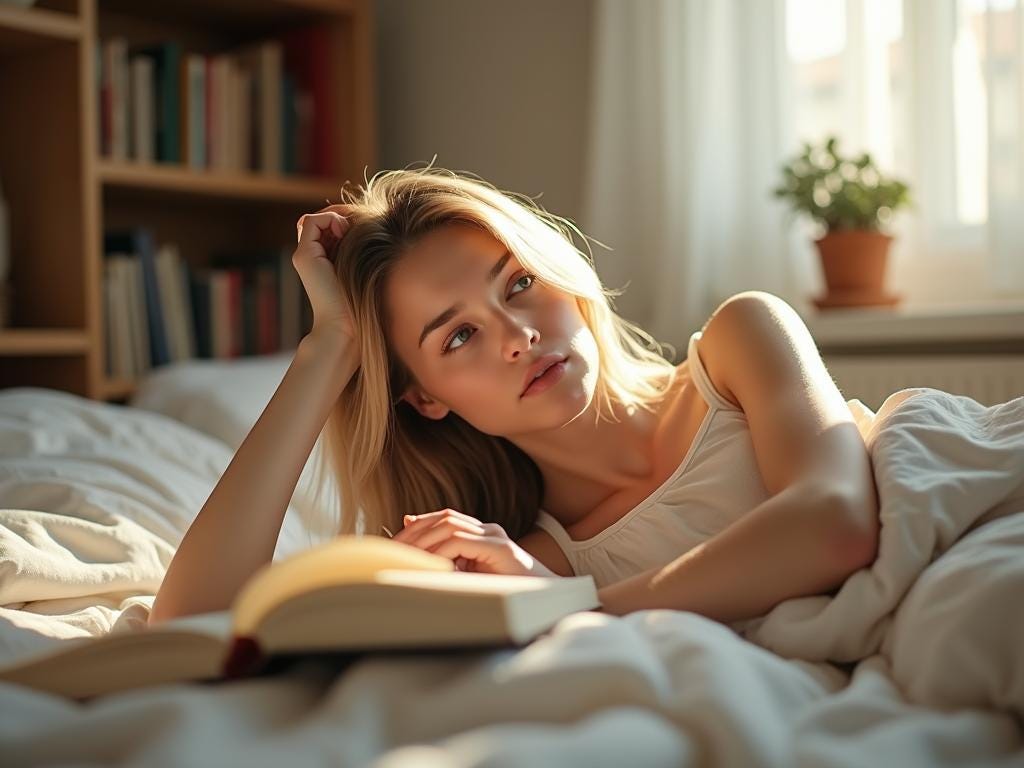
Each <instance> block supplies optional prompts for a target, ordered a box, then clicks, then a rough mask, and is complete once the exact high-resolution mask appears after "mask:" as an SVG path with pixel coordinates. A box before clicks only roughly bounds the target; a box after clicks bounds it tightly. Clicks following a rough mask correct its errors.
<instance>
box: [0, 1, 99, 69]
mask: <svg viewBox="0 0 1024 768" xmlns="http://www.w3.org/2000/svg"><path fill="white" fill-rule="evenodd" d="M82 29H83V26H82V22H81V20H80V19H79V18H78V17H77V16H74V15H72V14H70V13H62V12H60V11H51V10H49V9H47V8H18V7H16V6H10V5H0V51H3V52H4V55H7V56H10V55H14V54H20V53H22V52H24V51H26V50H30V49H33V48H37V47H41V46H46V45H52V44H53V43H54V41H67V40H71V41H78V40H81V39H82Z"/></svg>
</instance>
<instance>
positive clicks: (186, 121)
mask: <svg viewBox="0 0 1024 768" xmlns="http://www.w3.org/2000/svg"><path fill="white" fill-rule="evenodd" d="M181 66H182V79H181V82H182V86H181V87H182V98H181V106H182V117H181V138H182V155H183V157H184V159H185V163H186V164H187V165H188V167H190V168H197V169H201V168H206V57H205V56H203V55H202V54H198V53H190V54H188V55H186V56H185V57H184V59H183V61H182V65H181Z"/></svg>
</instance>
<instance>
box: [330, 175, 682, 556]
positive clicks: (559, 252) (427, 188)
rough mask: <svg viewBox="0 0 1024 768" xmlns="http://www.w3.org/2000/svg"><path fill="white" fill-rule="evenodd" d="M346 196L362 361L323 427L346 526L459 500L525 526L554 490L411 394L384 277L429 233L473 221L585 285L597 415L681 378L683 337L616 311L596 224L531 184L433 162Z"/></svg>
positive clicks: (344, 254) (350, 277)
mask: <svg viewBox="0 0 1024 768" xmlns="http://www.w3.org/2000/svg"><path fill="white" fill-rule="evenodd" d="M432 162H433V161H432ZM342 198H343V200H342V202H344V203H346V204H348V205H350V206H352V210H351V214H350V215H349V216H348V217H347V218H348V220H349V222H350V228H349V230H348V232H347V233H346V235H345V237H344V238H343V239H342V240H341V242H340V243H339V244H338V246H337V248H336V252H335V254H334V256H333V259H334V263H335V266H336V269H337V274H338V277H339V278H340V282H341V285H342V290H343V291H344V292H345V295H346V297H347V299H348V301H349V304H350V306H351V307H352V311H353V318H354V321H355V326H356V329H357V339H356V341H357V343H358V346H359V350H360V355H361V364H360V367H359V369H358V370H357V371H356V372H355V374H354V375H353V376H352V379H351V380H350V381H349V382H348V384H347V385H346V386H345V388H344V390H343V391H342V393H341V395H340V397H339V398H338V400H337V402H336V404H335V405H334V407H333V408H332V410H331V413H330V415H329V416H328V419H327V423H326V424H325V426H324V430H323V433H322V446H321V448H322V450H321V451H320V454H319V464H318V471H319V472H320V473H321V474H320V475H319V477H320V479H321V480H322V479H323V474H322V473H324V472H330V473H331V474H333V477H334V479H335V480H336V482H337V487H338V490H339V493H340V510H341V517H340V520H337V521H335V524H334V525H333V526H332V527H333V529H334V530H335V532H337V533H357V534H358V533H366V534H379V533H381V530H382V526H387V527H388V528H389V529H390V530H391V531H397V530H399V529H400V528H401V527H402V525H403V524H402V516H403V515H404V514H422V513H426V512H432V511H435V510H439V509H444V508H447V507H450V508H452V509H457V510H459V511H460V512H463V513H464V514H468V515H472V516H473V517H476V518H478V519H480V520H481V521H482V522H493V523H498V524H499V525H501V526H502V527H503V528H504V529H505V531H506V532H507V533H508V535H509V536H510V537H511V538H512V539H518V538H520V537H521V536H523V535H524V534H525V533H527V532H528V531H529V530H530V529H531V528H532V527H533V524H534V522H535V520H536V518H537V513H538V509H539V508H540V506H541V502H542V499H543V490H544V489H543V481H542V478H541V474H540V471H539V469H538V468H537V466H536V464H534V462H533V460H532V459H530V457H529V456H528V455H526V454H525V453H524V452H523V451H522V450H520V449H519V448H518V447H517V446H515V445H514V444H513V443H511V442H510V441H509V440H506V439H505V438H502V437H496V436H493V435H488V434H485V433H483V432H480V431H479V430H477V429H476V428H474V427H473V426H472V425H471V424H469V423H468V422H466V421H465V420H463V419H462V418H460V417H459V416H458V415H457V414H456V413H454V412H450V413H449V414H448V415H447V416H445V417H444V418H443V419H440V420H431V419H428V418H426V417H424V416H422V415H420V414H419V413H418V412H417V411H416V410H415V409H414V408H413V407H412V406H411V405H410V404H409V403H407V402H404V401H401V400H400V398H401V396H402V394H403V393H404V392H405V391H406V388H407V387H408V386H409V385H410V383H412V382H413V381H414V378H413V376H412V374H411V372H410V371H409V370H408V369H407V368H406V367H405V366H404V365H403V364H402V362H401V361H400V360H399V359H398V357H397V354H395V353H394V351H393V350H392V349H390V347H389V345H388V342H387V330H388V328H387V312H386V307H385V304H384V296H385V290H384V289H385V282H386V280H387V279H388V275H389V273H390V271H391V268H392V267H393V266H394V264H395V263H396V262H397V261H398V260H399V259H400V258H401V257H402V254H403V253H404V252H405V251H406V250H407V249H408V248H409V247H410V246H412V245H414V244H415V243H416V242H417V241H418V240H419V239H420V238H421V237H423V236H424V235H426V234H427V233H428V232H431V231H432V230H434V229H436V228H438V227H442V226H445V225H449V224H467V225H470V226H475V227H479V228H480V229H482V230H484V231H486V232H489V233H490V234H491V235H493V237H494V238H495V239H496V240H498V241H500V242H501V243H502V244H503V245H504V246H505V247H507V248H508V249H509V250H510V251H511V252H512V254H513V255H514V256H515V257H516V258H517V259H518V260H519V262H520V263H521V264H522V265H523V267H524V269H526V270H527V271H528V272H530V273H531V274H533V275H535V276H536V278H537V279H538V280H540V281H542V282H544V283H547V284H548V285H549V286H553V287H555V288H557V289H560V290H562V291H564V292H566V293H567V294H570V295H573V296H575V297H576V298H577V303H578V305H579V307H580V310H581V314H582V316H583V318H584V321H585V322H586V324H587V325H588V327H589V328H590V331H591V332H592V334H593V336H594V338H595V340H596V343H597V347H598V350H599V355H600V367H599V373H598V382H597V385H596V392H595V398H596V401H597V402H596V408H595V412H596V418H597V419H601V418H605V419H612V420H615V416H614V414H613V412H612V406H613V403H619V404H621V405H625V406H631V405H632V406H638V407H641V408H645V409H648V410H651V409H652V406H653V404H654V403H655V402H658V401H659V400H660V399H661V398H662V397H664V396H665V395H666V393H667V392H668V390H669V389H670V388H671V385H672V382H673V381H674V380H675V367H674V366H673V365H672V364H671V363H670V362H669V361H668V360H667V359H666V358H665V357H664V356H663V353H662V352H661V348H662V346H667V347H669V348H670V349H671V346H670V345H667V344H666V345H661V344H658V343H657V342H656V341H655V340H654V339H653V338H652V337H651V336H650V335H648V334H647V333H646V332H645V331H643V329H641V328H640V327H638V326H636V325H634V324H632V323H630V322H629V321H627V320H625V319H623V318H622V317H620V316H618V315H617V314H616V313H615V312H614V310H613V309H612V304H611V299H612V297H614V296H616V295H618V294H619V293H621V291H615V290H611V289H606V288H604V287H603V286H602V285H601V281H600V280H599V278H598V276H597V273H596V272H595V270H594V266H593V259H592V257H591V256H589V255H585V254H583V253H582V252H581V251H580V250H579V249H577V248H576V246H575V245H574V244H573V240H572V233H573V232H575V233H577V234H579V235H580V237H581V238H582V239H583V241H584V243H586V241H587V238H586V236H584V235H583V234H582V233H581V232H580V231H579V230H578V229H577V228H576V227H575V226H574V225H573V224H572V223H571V222H570V221H568V220H567V219H563V218H562V217H559V216H556V215H554V214H551V213H548V212H547V211H546V210H544V209H543V208H542V207H541V206H540V205H538V204H537V203H535V202H534V201H533V200H532V199H531V198H529V197H526V196H523V195H519V194H516V193H512V192H504V191H501V190H499V189H497V188H496V187H494V186H493V185H492V184H489V183H488V182H485V181H483V180H481V179H479V178H471V177H470V175H469V174H467V173H465V172H460V173H457V172H454V171H450V170H446V169H443V168H437V167H434V168H431V167H429V166H428V167H426V168H423V169H420V170H410V169H404V170H391V171H381V172H379V173H377V174H375V175H374V176H373V178H372V179H370V180H369V181H368V182H366V184H365V187H360V188H359V189H358V190H357V191H354V192H353V191H351V190H348V189H343V190H342ZM594 242H598V241H596V240H595V241H594ZM602 245H603V244H602ZM604 247H607V246H604ZM588 254H589V247H588ZM674 354H675V352H674V351H673V352H672V355H673V356H674ZM316 487H317V488H321V489H322V488H323V483H322V482H318V483H317V484H316ZM315 506H319V505H315Z"/></svg>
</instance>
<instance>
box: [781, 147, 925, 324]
mask: <svg viewBox="0 0 1024 768" xmlns="http://www.w3.org/2000/svg"><path fill="white" fill-rule="evenodd" d="M837 144H838V140H837V139H836V137H835V136H831V137H829V138H828V139H827V140H826V141H825V143H824V144H823V145H820V146H812V145H811V144H809V143H807V142H804V148H803V152H802V153H801V154H799V155H797V156H796V157H794V158H793V159H792V160H790V161H789V162H788V163H787V164H786V165H784V166H783V168H782V175H783V180H782V183H781V184H780V185H779V186H778V187H776V188H775V189H774V190H773V192H774V193H775V197H778V198H784V199H787V200H789V203H790V205H791V206H792V208H793V209H794V210H795V211H796V212H797V213H805V214H807V215H808V216H810V217H811V218H812V219H813V220H814V221H815V222H816V223H818V224H819V225H820V226H821V227H823V228H824V235H823V236H821V237H820V238H818V239H817V240H815V241H814V242H815V245H816V246H817V247H818V255H819V256H820V258H821V267H822V272H823V274H824V278H825V286H826V293H825V295H824V296H822V297H819V298H816V299H814V303H815V305H816V306H817V307H819V308H826V307H854V306H869V305H876V306H877V305H891V304H896V303H897V302H898V301H899V300H900V297H899V296H895V295H893V294H890V293H887V292H886V291H885V288H884V284H885V268H886V263H887V260H888V255H889V246H890V244H891V243H892V236H891V235H889V234H887V233H886V232H885V231H884V229H883V228H884V226H885V225H886V224H888V223H889V221H890V220H891V219H892V216H893V213H894V212H895V211H896V210H898V209H899V208H901V207H903V206H906V205H909V204H910V195H909V190H908V188H907V185H906V184H904V183H903V182H902V181H899V180H897V179H893V178H886V177H884V176H883V175H882V174H881V173H880V172H879V171H878V169H877V168H876V167H875V164H874V162H873V161H872V159H871V156H870V155H869V154H868V153H866V152H865V153H863V154H861V155H860V156H859V157H843V156H842V155H840V153H839V152H838V151H837V149H836V147H837Z"/></svg>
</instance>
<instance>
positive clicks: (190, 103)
mask: <svg viewBox="0 0 1024 768" xmlns="http://www.w3.org/2000/svg"><path fill="white" fill-rule="evenodd" d="M327 35H328V31H327V30H326V29H325V28H323V27H307V28H302V29H296V30H291V31H289V32H287V33H285V34H284V35H283V36H282V37H281V38H279V39H269V40H261V41H257V42H253V43H249V44H247V45H245V46H241V47H238V48H235V49H231V50H228V51H220V52H215V53H199V52H193V51H186V50H184V49H183V48H182V45H181V44H180V43H179V42H178V41H176V40H164V41H161V42H158V43H155V44H152V45H130V44H129V43H128V40H127V39H126V38H124V37H119V36H115V37H111V38H109V39H107V40H103V41H101V43H100V45H99V46H97V61H96V80H95V85H96V90H97V95H98V98H99V107H100V108H99V110H98V113H99V135H100V151H101V153H102V154H103V156H104V157H108V158H111V159H113V160H121V161H126V160H135V161H140V162H149V163H154V162H156V163H176V164H182V165H185V166H186V167H189V168H195V169H205V168H213V169H218V170H231V171H259V172H263V173H275V174H304V175H313V176H334V175H336V172H335V171H336V163H335V151H336V150H335V147H336V146H337V144H338V142H339V141H340V140H342V139H343V137H342V136H340V135H339V134H338V132H337V129H338V126H339V124H340V121H339V120H338V119H337V116H336V115H335V114H334V108H333V104H332V100H331V93H332V89H333V88H334V85H333V83H332V82H331V81H332V72H333V69H332V67H331V64H330V59H331V56H332V51H331V48H330V46H331V45H334V43H332V42H331V41H330V40H329V39H328V36H327Z"/></svg>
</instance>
